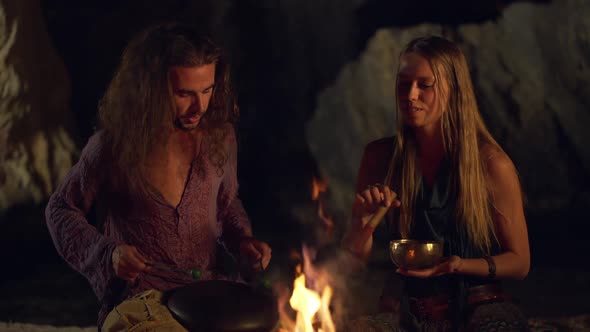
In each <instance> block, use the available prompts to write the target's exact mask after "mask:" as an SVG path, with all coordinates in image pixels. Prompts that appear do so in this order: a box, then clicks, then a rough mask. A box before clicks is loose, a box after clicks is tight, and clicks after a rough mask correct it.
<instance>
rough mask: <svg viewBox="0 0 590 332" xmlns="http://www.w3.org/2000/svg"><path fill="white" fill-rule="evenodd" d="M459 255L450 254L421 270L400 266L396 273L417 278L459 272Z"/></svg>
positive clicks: (460, 262)
mask: <svg viewBox="0 0 590 332" xmlns="http://www.w3.org/2000/svg"><path fill="white" fill-rule="evenodd" d="M461 264H462V261H461V257H459V256H451V257H448V258H446V259H444V260H443V261H441V262H440V263H438V264H437V265H435V266H433V267H431V268H427V269H421V270H406V269H402V268H398V269H397V273H399V274H402V275H405V276H408V277H417V278H430V277H436V276H440V275H443V274H453V273H457V272H459V269H460V268H461Z"/></svg>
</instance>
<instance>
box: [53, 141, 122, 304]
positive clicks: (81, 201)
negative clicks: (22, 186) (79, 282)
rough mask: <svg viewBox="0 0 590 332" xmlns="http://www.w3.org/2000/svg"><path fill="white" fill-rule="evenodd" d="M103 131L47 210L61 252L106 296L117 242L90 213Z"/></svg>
mask: <svg viewBox="0 0 590 332" xmlns="http://www.w3.org/2000/svg"><path fill="white" fill-rule="evenodd" d="M99 136H100V134H95V135H94V136H92V137H91V138H90V140H89V142H88V144H87V145H86V147H85V148H84V150H83V151H82V154H81V156H80V159H79V161H78V162H77V163H76V164H75V165H74V166H73V167H72V169H71V170H70V171H69V173H68V174H67V175H66V177H65V178H64V180H63V182H62V183H61V184H60V186H59V187H58V188H57V190H56V191H55V192H54V193H53V194H52V195H51V197H50V199H49V203H48V205H47V208H46V210H45V218H46V223H47V227H48V228H49V233H50V234H51V237H52V239H53V243H54V245H55V248H56V249H57V251H58V253H59V255H60V256H61V257H63V259H64V260H65V261H66V262H67V263H68V264H69V265H70V266H71V267H72V268H73V269H75V270H76V271H78V272H79V273H81V274H82V275H84V276H85V277H86V278H87V279H88V280H89V282H90V284H91V285H92V287H93V289H94V292H95V293H96V295H97V297H98V298H99V299H100V300H102V298H103V296H104V295H105V291H106V288H107V285H108V283H109V282H110V281H112V279H113V278H114V277H115V274H114V270H113V268H112V263H111V255H112V252H113V250H114V248H115V247H116V246H117V244H118V243H117V242H116V241H115V240H113V239H109V238H107V237H106V236H104V235H103V234H102V233H100V232H99V231H98V230H97V228H96V227H94V226H93V225H91V224H90V223H89V222H88V219H87V216H88V214H89V211H90V210H91V207H92V205H93V204H94V202H95V199H96V197H97V193H98V190H99V187H100V184H101V182H102V180H101V174H102V173H104V172H102V173H101V169H100V162H99V161H100V160H101V157H100V155H101V146H100V145H101V144H100V137H99Z"/></svg>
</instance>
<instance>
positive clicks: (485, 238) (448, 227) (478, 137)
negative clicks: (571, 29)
mask: <svg viewBox="0 0 590 332" xmlns="http://www.w3.org/2000/svg"><path fill="white" fill-rule="evenodd" d="M396 96H397V97H396V99H397V106H398V107H397V114H398V119H399V120H400V121H398V128H397V132H396V135H395V136H394V137H388V138H383V139H380V140H377V141H375V142H372V143H370V144H368V145H367V147H366V149H365V153H364V156H363V160H362V162H361V168H360V171H359V176H358V181H357V192H358V194H357V196H356V199H355V202H354V207H353V224H352V227H351V229H350V231H349V233H348V234H347V236H346V240H345V244H346V246H347V247H348V249H350V250H351V251H352V252H353V253H355V254H356V255H358V256H359V257H363V258H366V257H367V256H368V254H369V253H370V250H371V247H372V243H373V239H372V236H368V237H367V236H365V237H363V236H361V235H362V234H367V229H366V227H365V226H367V223H368V221H369V220H370V219H371V218H372V217H373V215H374V214H375V212H376V211H377V209H378V208H379V206H387V207H391V209H390V211H389V215H388V220H389V223H388V224H389V226H390V227H391V228H392V232H393V234H394V238H405V239H417V240H436V241H442V242H443V243H444V245H443V248H444V249H443V251H444V256H445V257H446V258H445V259H444V260H443V261H442V262H440V263H439V264H437V265H435V266H432V267H430V268H427V269H422V270H406V269H402V268H399V269H398V270H397V272H398V273H399V274H400V275H401V280H402V290H401V297H400V300H399V301H400V302H399V304H400V307H399V308H400V323H401V325H402V327H404V328H406V329H409V330H438V331H441V330H459V329H464V328H466V329H467V330H474V331H482V330H488V329H494V328H498V327H499V326H500V325H502V324H504V326H508V329H509V330H524V329H526V320H525V319H524V316H523V315H522V314H521V313H520V311H519V310H518V308H517V307H516V306H514V305H513V304H512V303H510V302H509V301H507V295H505V294H504V293H503V292H502V291H501V289H500V285H499V280H501V279H523V278H525V277H526V275H527V274H528V271H529V266H530V253H529V243H528V235H527V227H526V221H525V216H524V211H523V210H524V209H523V199H522V193H521V188H520V183H519V179H518V175H517V172H516V169H515V167H514V165H513V163H512V161H511V160H510V158H509V157H508V156H507V155H506V153H505V152H504V151H503V150H502V148H501V147H500V146H499V145H498V143H497V142H496V141H495V140H494V138H493V137H492V136H491V135H490V133H489V131H488V130H487V128H486V126H485V124H484V122H483V120H482V118H481V116H480V114H479V111H478V107H477V102H476V98H475V94H474V92H473V86H472V82H471V78H470V74H469V69H468V66H467V61H466V60H465V56H464V55H463V53H462V52H461V50H460V49H459V47H458V46H457V45H456V44H454V43H453V42H451V41H448V40H446V39H444V38H441V37H424V38H417V39H414V40H412V41H411V42H410V43H409V44H408V45H407V46H406V48H405V49H404V51H403V52H402V53H401V56H400V64H399V68H398V72H397V83H396ZM370 226H371V225H368V227H370ZM372 230H373V229H371V230H370V231H372Z"/></svg>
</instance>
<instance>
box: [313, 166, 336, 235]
mask: <svg viewBox="0 0 590 332" xmlns="http://www.w3.org/2000/svg"><path fill="white" fill-rule="evenodd" d="M327 190H328V183H327V182H326V181H324V180H322V179H319V178H315V177H314V178H313V179H312V182H311V199H312V200H314V201H318V216H319V217H320V219H321V220H322V222H323V223H324V227H325V231H326V238H327V237H328V236H329V235H330V234H331V233H332V231H333V229H334V220H333V219H332V217H331V216H329V215H327V214H326V213H325V212H324V204H323V201H322V200H321V199H320V194H321V193H324V192H326V191H327Z"/></svg>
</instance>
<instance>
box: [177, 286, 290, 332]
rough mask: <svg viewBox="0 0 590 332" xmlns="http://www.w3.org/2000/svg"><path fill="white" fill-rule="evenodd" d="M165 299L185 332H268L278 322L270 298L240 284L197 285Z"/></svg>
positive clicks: (184, 288) (269, 295)
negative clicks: (185, 329) (186, 331)
mask: <svg viewBox="0 0 590 332" xmlns="http://www.w3.org/2000/svg"><path fill="white" fill-rule="evenodd" d="M167 297H168V299H167V303H166V304H167V306H168V308H169V309H170V311H171V312H172V314H173V315H174V317H175V318H176V319H177V320H178V321H179V322H180V323H181V324H182V325H183V326H184V327H186V328H187V329H188V330H189V331H215V332H238V331H239V332H268V331H273V330H274V328H275V327H276V326H277V324H278V322H279V314H278V310H277V301H276V299H275V297H274V295H273V294H272V293H269V292H268V291H267V290H264V289H256V288H253V287H252V286H250V285H247V284H243V283H237V282H231V281H224V280H207V281H197V282H194V283H192V284H190V285H186V286H183V287H180V288H177V289H174V290H172V291H170V292H169V293H168V294H167Z"/></svg>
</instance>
